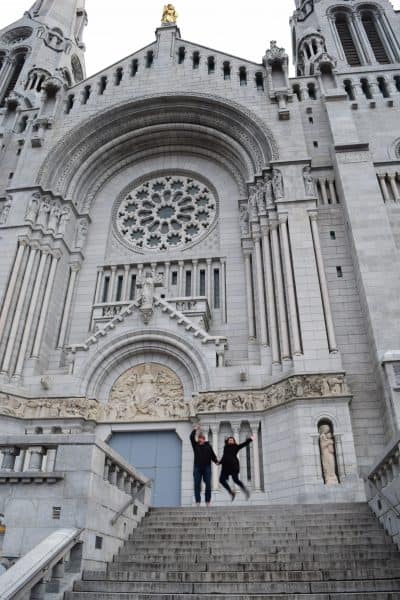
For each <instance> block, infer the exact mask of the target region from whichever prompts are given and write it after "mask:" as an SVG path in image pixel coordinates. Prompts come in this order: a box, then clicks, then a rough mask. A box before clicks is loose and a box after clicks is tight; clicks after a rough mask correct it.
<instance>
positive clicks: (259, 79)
mask: <svg viewBox="0 0 400 600" xmlns="http://www.w3.org/2000/svg"><path fill="white" fill-rule="evenodd" d="M256 87H257V89H258V91H259V92H262V91H264V77H263V74H262V73H256Z"/></svg>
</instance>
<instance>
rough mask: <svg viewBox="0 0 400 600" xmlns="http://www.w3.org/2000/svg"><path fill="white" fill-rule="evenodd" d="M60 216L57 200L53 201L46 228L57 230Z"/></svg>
mask: <svg viewBox="0 0 400 600" xmlns="http://www.w3.org/2000/svg"><path fill="white" fill-rule="evenodd" d="M60 216H61V210H60V207H59V205H58V203H57V202H53V204H52V205H51V208H50V213H49V223H48V226H47V228H48V229H49V230H50V231H53V232H56V231H57V230H58V222H59V219H60Z"/></svg>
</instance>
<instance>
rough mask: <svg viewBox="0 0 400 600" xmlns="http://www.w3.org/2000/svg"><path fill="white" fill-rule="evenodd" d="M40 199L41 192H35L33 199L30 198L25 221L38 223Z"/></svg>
mask: <svg viewBox="0 0 400 600" xmlns="http://www.w3.org/2000/svg"><path fill="white" fill-rule="evenodd" d="M40 199H41V194H40V192H34V193H33V194H32V197H31V199H30V200H29V204H28V208H27V209H26V213H25V221H28V222H29V223H32V225H34V224H35V223H36V221H37V218H38V214H39V208H40Z"/></svg>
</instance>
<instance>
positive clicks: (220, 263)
mask: <svg viewBox="0 0 400 600" xmlns="http://www.w3.org/2000/svg"><path fill="white" fill-rule="evenodd" d="M170 12H171V14H169V15H164V22H163V23H162V25H161V26H160V27H159V28H158V29H157V30H156V38H155V40H154V41H151V42H150V43H149V45H148V46H146V47H145V48H143V49H141V50H139V51H137V52H134V53H133V54H132V55H131V56H129V57H127V58H124V59H123V60H121V61H120V62H118V63H116V64H114V65H112V66H110V67H108V68H105V69H104V70H103V71H101V72H100V73H97V74H96V75H93V76H91V77H88V78H87V77H86V76H85V65H84V50H85V47H84V44H83V41H82V33H83V30H84V27H85V24H86V20H87V16H86V12H85V1H84V0H38V1H37V2H35V4H34V5H33V6H32V7H31V8H30V9H29V10H28V11H27V12H26V13H25V14H24V16H23V17H22V18H21V19H20V20H19V21H17V22H15V23H13V24H12V25H10V26H9V27H6V28H5V29H3V30H2V31H1V32H0V66H1V70H0V107H1V108H0V136H1V159H0V160H1V171H0V240H1V241H0V244H1V253H0V296H1V314H0V414H1V416H0V427H1V433H2V435H3V438H2V440H4V436H5V435H7V436H8V437H7V440H8V442H7V443H6V442H4V443H3V442H2V447H1V448H0V449H1V451H2V452H1V460H2V471H4V470H7V469H8V470H14V471H16V472H18V471H19V472H20V473H21V472H22V473H23V472H24V469H30V470H36V471H39V472H40V473H42V472H43V473H46V472H48V471H49V470H51V464H52V460H53V459H54V457H53V458H52V456H51V452H50V451H48V450H46V448H43V447H40V448H39V449H36V451H32V449H29V448H24V449H22V450H19V449H18V448H17V447H16V445H15V444H13V443H11V442H12V440H13V439H14V438H15V439H16V438H18V439H19V440H21V439H22V438H23V436H24V435H28V436H30V439H32V436H34V435H38V436H43V435H47V436H50V435H54V436H60V435H65V434H70V435H71V434H76V435H78V434H81V433H84V432H91V433H93V432H94V433H95V434H96V436H97V438H100V440H103V441H105V442H108V443H109V445H110V446H111V447H112V448H113V449H114V450H115V451H116V452H119V453H120V454H121V455H122V456H123V457H125V459H126V460H127V462H128V463H130V464H132V465H134V466H135V467H137V468H138V469H139V470H141V471H143V472H144V473H145V474H146V475H147V476H149V477H151V478H152V479H153V480H154V486H153V503H154V504H155V505H165V504H166V505H169V506H178V505H191V504H192V502H193V497H192V449H191V446H190V443H189V433H190V431H191V428H192V424H193V422H197V421H200V423H201V425H202V428H203V429H204V430H205V431H207V433H208V435H209V437H210V440H211V441H212V443H213V445H214V448H215V449H216V450H218V454H220V453H221V450H222V446H223V442H224V438H225V437H226V435H229V434H231V433H233V434H234V435H235V436H236V437H237V438H238V439H245V438H246V437H247V436H248V435H249V434H250V433H252V434H253V435H254V436H255V439H254V443H253V445H252V447H250V448H249V449H248V451H247V453H246V451H243V453H242V455H241V459H242V475H243V478H244V480H245V481H246V482H248V484H249V486H250V487H251V488H252V497H251V502H252V503H254V504H260V503H261V504H268V503H277V502H279V503H292V502H296V503H298V502H305V503H307V502H328V501H329V502H332V501H333V502H343V501H357V500H363V499H365V492H364V484H363V480H362V477H363V475H364V474H365V473H367V472H368V470H369V469H370V468H371V466H372V465H373V464H374V462H375V461H376V460H377V458H378V456H379V455H380V454H382V453H383V451H384V448H385V446H386V445H387V444H388V443H390V441H391V440H392V439H394V438H395V436H396V435H397V432H398V423H399V418H400V412H399V411H400V408H399V407H400V404H399V400H400V399H399V390H400V278H399V258H400V174H399V165H400V130H399V126H398V124H399V114H400V17H399V14H398V13H397V12H396V11H395V10H394V9H393V7H392V6H391V4H390V3H389V2H388V0H373V1H371V2H365V1H362V0H350V1H348V0H342V1H340V0H339V1H335V2H333V1H332V0H304V2H300V0H296V10H295V12H294V14H293V17H292V19H291V22H290V26H291V29H292V34H293V61H294V64H295V76H294V77H293V78H289V76H288V63H289V57H288V55H287V54H286V52H285V50H284V49H283V48H280V47H279V45H278V44H277V43H276V42H271V44H270V48H269V49H267V51H266V53H265V56H264V57H262V59H261V60H260V63H254V62H251V61H248V60H246V59H243V58H238V57H236V56H232V55H229V54H225V53H224V52H223V50H214V49H210V48H206V47H204V46H201V45H199V44H197V43H195V42H192V41H187V40H185V39H184V38H183V37H182V36H181V32H180V30H179V28H178V25H177V23H176V19H175V17H174V13H173V11H172V10H171V11H170ZM149 39H151V32H149ZM47 439H48V437H47ZM57 439H59V438H58V437H57ZM76 468H77V472H78V465H77V466H76ZM213 479H214V481H213V483H214V488H215V494H214V498H215V502H216V503H221V504H222V503H226V502H227V501H228V499H227V495H226V493H225V492H224V491H223V490H220V489H219V488H218V472H217V469H215V472H214V478H213ZM4 489H5V488H4V486H3V488H2V490H3V491H4ZM0 491H1V490H0ZM1 498H3V496H1ZM2 502H3V500H1V502H0V513H2V514H3V513H4V512H5V510H4V506H3V505H2ZM5 515H6V516H5V521H6V525H7V514H6V512H5Z"/></svg>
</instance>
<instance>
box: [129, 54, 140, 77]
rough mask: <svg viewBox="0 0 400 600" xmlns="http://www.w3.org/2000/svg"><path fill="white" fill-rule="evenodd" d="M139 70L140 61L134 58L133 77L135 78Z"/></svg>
mask: <svg viewBox="0 0 400 600" xmlns="http://www.w3.org/2000/svg"><path fill="white" fill-rule="evenodd" d="M138 69H139V61H138V60H137V58H134V59H133V61H132V64H131V77H135V75H136V73H137V72H138Z"/></svg>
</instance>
